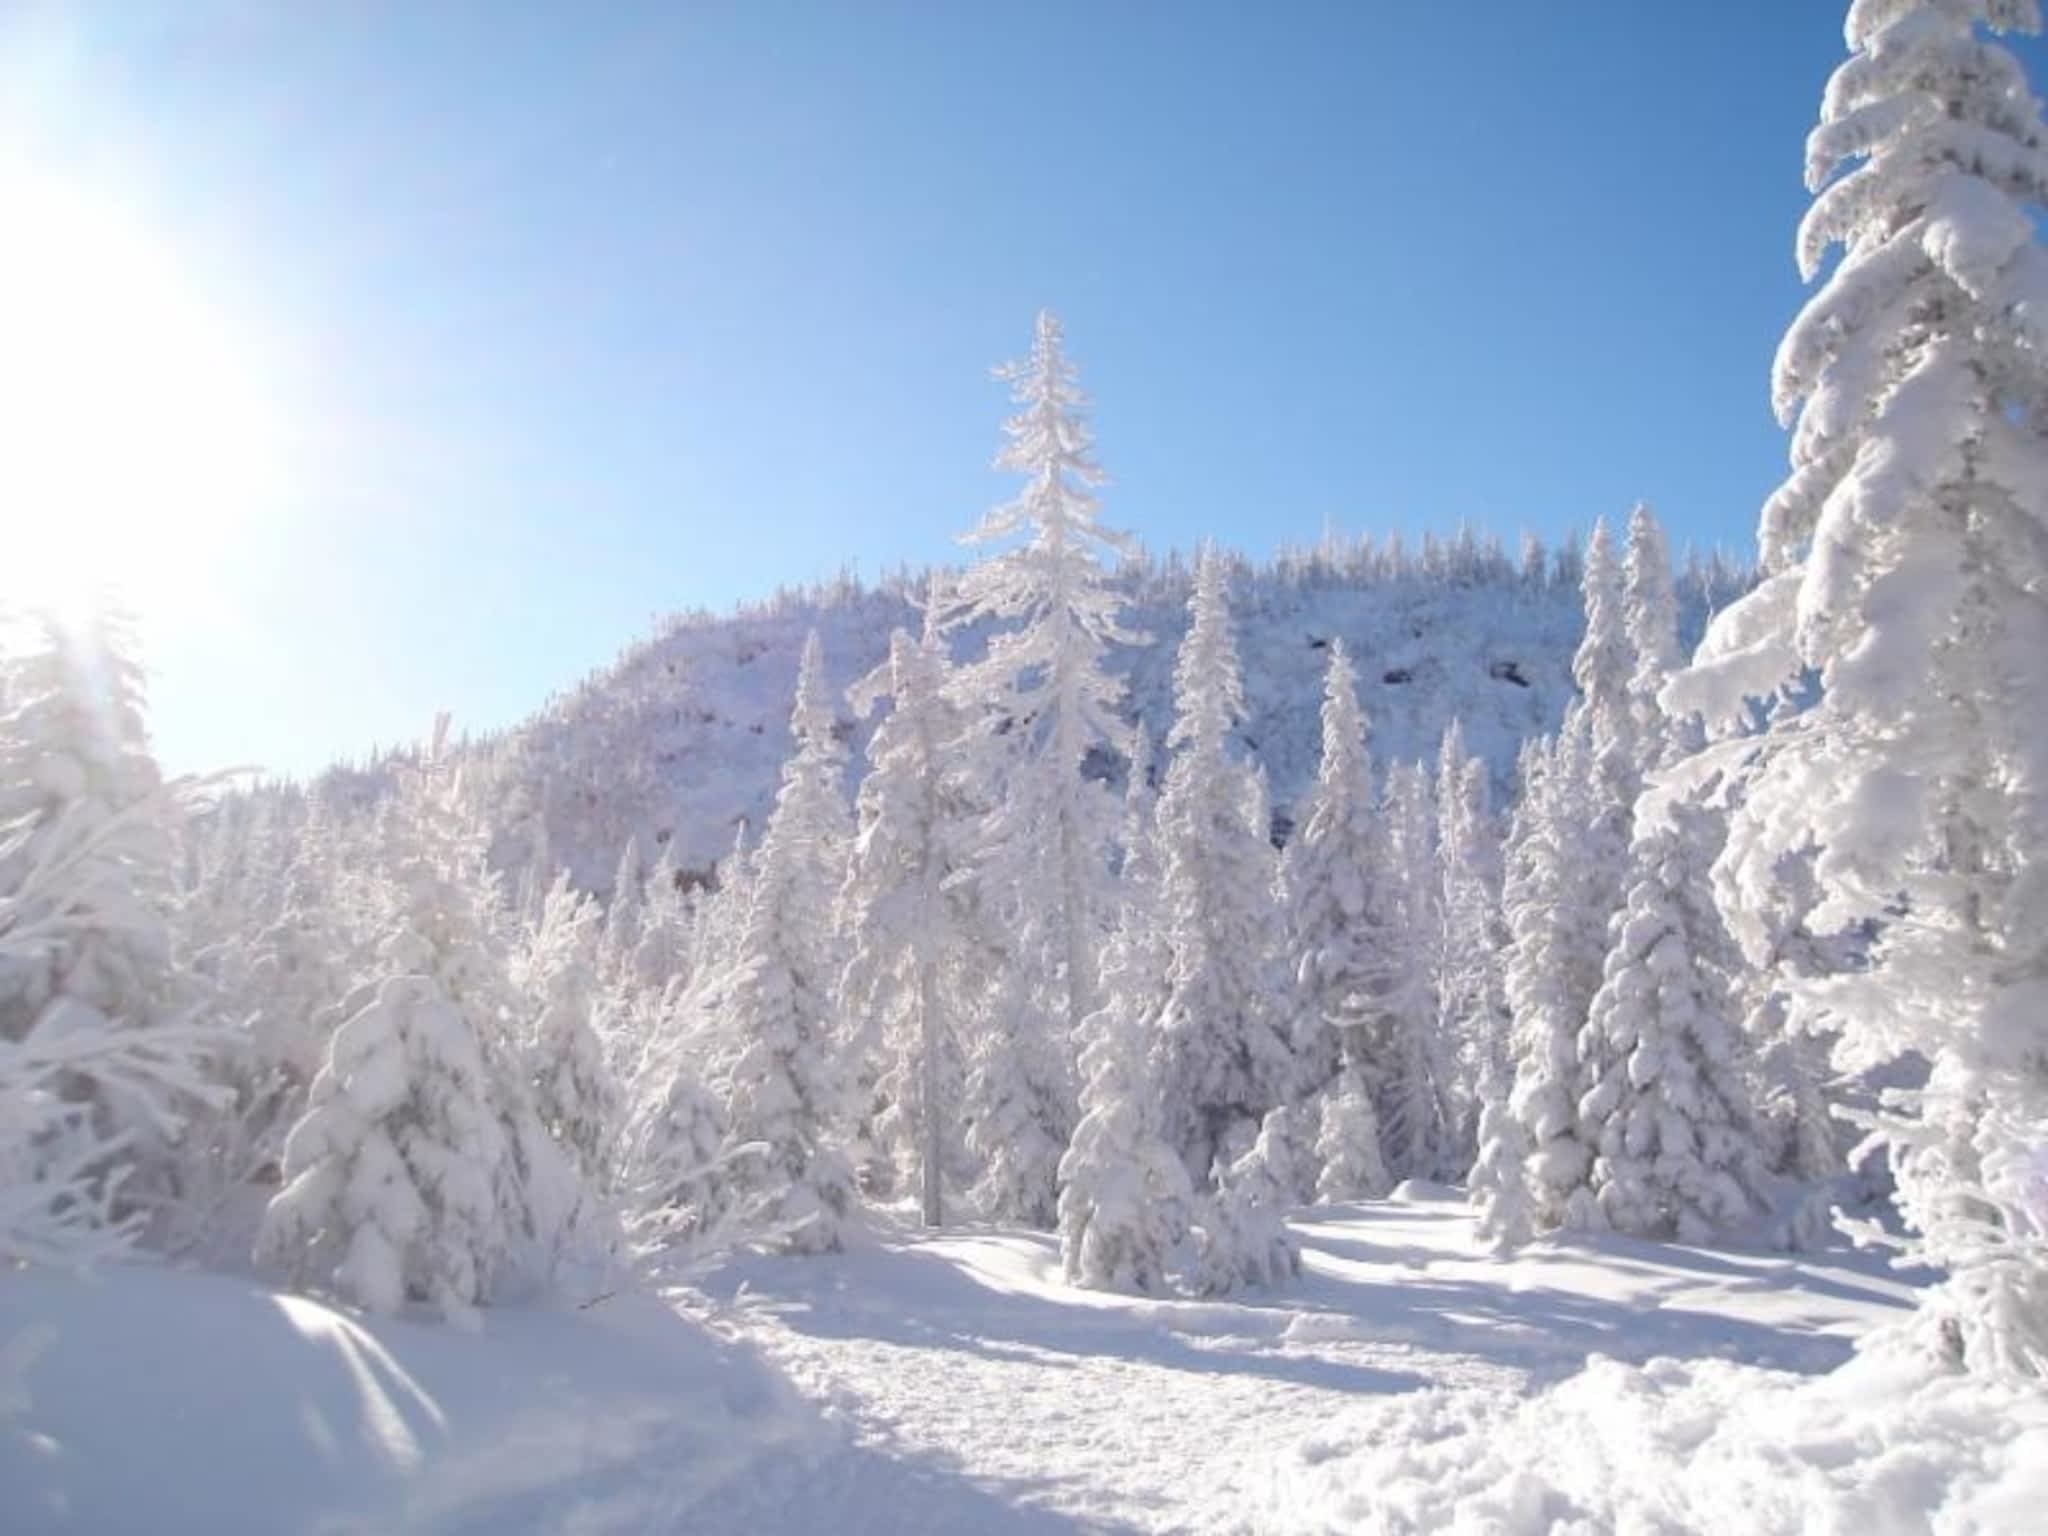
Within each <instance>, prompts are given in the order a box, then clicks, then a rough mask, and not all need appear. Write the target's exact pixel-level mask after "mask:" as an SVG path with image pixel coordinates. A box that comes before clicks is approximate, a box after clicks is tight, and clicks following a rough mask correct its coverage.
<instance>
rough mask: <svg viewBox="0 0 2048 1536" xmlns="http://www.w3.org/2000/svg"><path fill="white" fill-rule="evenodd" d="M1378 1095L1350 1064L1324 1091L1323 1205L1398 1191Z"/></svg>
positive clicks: (1320, 1139) (1320, 1144) (1319, 1152)
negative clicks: (1385, 1151) (1383, 1140)
mask: <svg viewBox="0 0 2048 1536" xmlns="http://www.w3.org/2000/svg"><path fill="white" fill-rule="evenodd" d="M1372 1100H1373V1096H1372V1090H1371V1089H1370V1088H1368V1087H1367V1086H1366V1082H1365V1078H1364V1077H1363V1075H1362V1074H1361V1073H1360V1071H1359V1069H1358V1068H1357V1067H1355V1066H1352V1065H1349V1064H1346V1066H1345V1067H1344V1069H1343V1071H1342V1072H1340V1073H1339V1074H1338V1075H1337V1079H1336V1081H1334V1082H1333V1083H1331V1084H1330V1085H1329V1087H1328V1088H1327V1089H1325V1090H1324V1092H1323V1095H1322V1101H1321V1106H1320V1115H1321V1119H1320V1122H1319V1125H1318V1128H1317V1134H1316V1148H1315V1151H1316V1161H1317V1163H1318V1165H1319V1166H1320V1170H1321V1171H1320V1172H1319V1173H1318V1174H1317V1176H1316V1189H1315V1194H1316V1199H1318V1200H1377V1199H1379V1198H1380V1197H1381V1196H1382V1195H1384V1194H1386V1193H1387V1191H1388V1190H1390V1189H1392V1188H1393V1187H1394V1181H1393V1180H1392V1179H1391V1178H1389V1177H1388V1176H1387V1164H1386V1158H1385V1157H1384V1156H1383V1155H1382V1153H1381V1151H1380V1119H1379V1112H1378V1111H1377V1110H1376V1109H1374V1108H1373V1102H1372Z"/></svg>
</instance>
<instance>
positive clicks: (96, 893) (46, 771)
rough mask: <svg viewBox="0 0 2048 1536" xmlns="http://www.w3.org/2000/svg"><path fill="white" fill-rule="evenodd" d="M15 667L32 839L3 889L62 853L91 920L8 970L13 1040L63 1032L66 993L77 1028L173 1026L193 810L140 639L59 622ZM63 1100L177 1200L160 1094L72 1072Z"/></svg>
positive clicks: (12, 851)
mask: <svg viewBox="0 0 2048 1536" xmlns="http://www.w3.org/2000/svg"><path fill="white" fill-rule="evenodd" d="M7 663H8V664H7V667H6V673H7V679H6V698H5V710H4V714H0V832H14V833H17V834H18V835H17V836H15V837H14V838H13V839H12V841H11V842H10V844H9V848H8V852H7V853H6V855H5V856H4V858H0V894H4V893H6V892H8V891H10V890H18V889H20V888H21V887H22V886H23V885H24V884H25V882H26V880H27V878H28V873H29V871H31V870H32V869H34V868H36V867H37V865H38V864H39V863H41V862H43V861H45V860H46V859H48V858H49V857H50V856H51V849H52V846H53V845H55V844H62V845H64V846H65V847H66V848H67V849H68V850H70V854H69V857H68V858H67V861H66V866H65V867H66V869H67V876H66V881H65V886H64V889H65V891H66V892H67V895H68V897H69V899H70V900H71V901H72V903H73V909H74V912H75V914H76V915H75V917H74V918H73V919H72V920H71V921H69V922H66V923H64V924H63V925H62V928H61V934H59V933H55V932H53V934H52V936H51V940H50V942H47V943H40V944H36V945H32V946H25V947H19V948H17V949H16V951H15V953H14V955H13V957H12V958H11V960H10V962H9V963H8V964H6V965H5V966H0V1039H7V1040H12V1041H14V1042H16V1043H20V1042H22V1041H25V1040H26V1039H27V1038H28V1036H29V1035H30V1033H31V1032H32V1031H38V1030H44V1029H47V1028H49V1027H50V1019H51V1018H52V1013H51V1009H52V1005H53V1004H56V1003H57V1002H59V1001H60V1000H61V1001H62V1002H63V1004H64V1007H63V1009H62V1010H61V1013H62V1017H63V1018H64V1019H65V1021H66V1026H65V1027H66V1028H69V1029H77V1030H80V1031H85V1032H95V1033H96V1032H98V1031H102V1030H107V1029H116V1028H118V1029H129V1030H148V1029H152V1028H156V1027H159V1026H163V1025H168V1024H170V1023H172V1022H174V1021H175V1020H177V1019H178V1018H180V1017H181V1016H182V1015H183V1014H184V1013H185V1012H186V1011H187V1010H188V1008H189V1004H190V1001H191V998H190V993H189V989H188V988H186V987H185V986H184V984H183V981H182V979H181V977H180V975H179V973H178V971H177V969H176V967H174V965H173V963H172V954H171V929H170V924H169V912H170V908H171V904H172V900H173V893H174V870H173V858H174V844H173V837H172V832H173V827H174V825H175V822H176V820H177V817H178V810H177V801H176V796H175V795H174V794H170V793H167V792H166V791H165V788H164V785H163V783H162V779H161V776H160V774H159V773H158V770H157V766H156V761H155V759H154V758H153V757H152V756H151V754H150V750H149V742H148V734H147V731H146V728H145V726H144V721H143V710H144V702H143V684H142V668H141V664H140V662H139V661H138V660H137V658H136V654H135V648H134V641H133V637H132V636H131V635H130V633H129V631H128V627H127V624H126V622H125V621H124V620H123V619H122V618H121V617H120V616H119V615H112V614H108V615H98V616H95V617H93V618H91V619H89V620H87V621H85V622H83V623H71V624H66V623H60V622H59V621H57V620H56V619H54V618H47V617H46V618H42V619H39V620H36V621H34V622H33V624H32V627H31V638H30V639H29V641H28V643H27V644H26V645H25V646H24V647H23V648H22V649H20V650H19V651H14V652H12V653H11V654H10V655H9V656H8V658H7ZM64 1092H65V1095H66V1097H67V1098H68V1099H71V1100H73V1101H82V1102H85V1103H87V1104H88V1105H89V1109H88V1111H87V1113H88V1114H89V1116H90V1118H91V1119H92V1121H93V1129H94V1131H95V1133H97V1134H99V1135H101V1136H106V1137H117V1136H118V1137H123V1138H125V1145H126V1147H127V1151H126V1159H127V1162H128V1164H129V1166H130V1173H129V1176H128V1178H127V1180H126V1184H125V1187H124V1189H123V1191H122V1196H123V1199H124V1200H125V1201H135V1200H141V1201H144V1202H156V1203H159V1204H161V1203H162V1202H164V1201H166V1200H169V1199H172V1198H174V1197H175V1191H174V1190H172V1189H170V1188H169V1187H168V1186H169V1183H170V1171H171V1162H170V1157H169V1153H168V1138H167V1136H166V1134H165V1122H164V1116H163V1113H162V1110H163V1106H162V1105H161V1103H160V1102H159V1100H158V1099H157V1098H156V1097H155V1096H154V1095H145V1096H144V1097H143V1098H142V1099H140V1100H136V1101H131V1100H130V1098H129V1096H128V1093H127V1089H126V1087H125V1085H124V1082H123V1081H122V1080H121V1079H120V1078H119V1077H101V1076H97V1075H95V1074H93V1073H91V1072H88V1071H80V1072H78V1073H76V1074H72V1075H70V1076H68V1077H67V1079H66V1084H65V1088H64Z"/></svg>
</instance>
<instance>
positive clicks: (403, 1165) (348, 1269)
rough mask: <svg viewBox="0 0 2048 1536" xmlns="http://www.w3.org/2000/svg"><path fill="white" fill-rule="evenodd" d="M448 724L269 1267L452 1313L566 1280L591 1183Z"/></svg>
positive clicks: (441, 730) (409, 785) (424, 766)
mask: <svg viewBox="0 0 2048 1536" xmlns="http://www.w3.org/2000/svg"><path fill="white" fill-rule="evenodd" d="M446 732H447V721H446V719H445V717H444V718H443V719H442V720H441V721H440V722H439V723H438V724H437V727H436V731H435V735H434V739H433V742H432V744H431V746H430V748H429V749H428V751H427V753H426V755H425V757H424V758H423V760H422V762H421V764H420V766H419V767H418V768H417V769H415V770H413V771H412V772H410V773H409V774H408V775H407V778H406V782H405V784H404V787H403V790H402V793H401V794H400V796H399V798H398V801H397V802H396V804H395V806H394V807H393V813H392V815H391V816H390V817H389V818H388V819H387V821H386V823H385V825H384V827H383V828H382V838H383V842H384V845H385V846H384V848H383V850H382V851H383V854H384V859H385V864H384V868H383V871H382V880H383V900H382V911H381V913H380V916H379V921H380V922H381V924H382V925H383V937H382V938H381V939H380V941H379V942H378V944H377V948H376V958H375V967H376V972H377V974H378V975H379V977H380V979H379V980H377V981H374V982H371V983H368V984H366V985H365V986H363V987H361V988H359V989H357V991H356V992H355V993H354V994H353V995H352V996H351V997H350V999H349V1000H348V1001H347V1003H346V1004H345V1005H344V1006H345V1009H346V1012H347V1018H346V1021H345V1022H344V1023H343V1024H342V1025H341V1026H340V1028H339V1029H337V1030H336V1031H335V1033H334V1035H333V1037H332V1039H331V1040H330V1041H329V1042H328V1047H327V1055H326V1060H325V1062H324V1064H323V1065H322V1067H321V1069H320V1072H319V1074H318V1075H317V1076H316V1077H315V1078H314V1080H313V1084H312V1087H311V1089H310V1091H309V1095H308V1103H307V1108H306V1112H305V1114H304V1115H303V1116H302V1117H301V1118H300V1120H299V1121H298V1122H297V1123H296V1124H295V1125H294V1126H293V1127H292V1130H291V1133H290V1134H289V1136H287V1138H286V1140H285V1149H284V1167H283V1176H284V1180H285V1184H284V1188H283V1189H281V1190H280V1191H279V1192H278V1193H277V1194H276V1195H275V1196H274V1197H273V1198H272V1199H271V1202H270V1205H269V1208H268V1210H267V1211H266V1213H265V1217H264V1224H263V1230H262V1232H261V1233H260V1234H259V1239H258V1246H259V1252H260V1254H261V1256H262V1257H263V1258H264V1259H265V1260H266V1262H270V1263H274V1264H277V1265H279V1266H280V1267H282V1268H285V1269H287V1270H288V1271H290V1272H291V1273H293V1274H295V1275H297V1276H300V1277H306V1278H318V1279H321V1280H323V1281H331V1283H332V1284H333V1285H334V1286H335V1287H336V1288H337V1289H338V1290H339V1291H340V1292H341V1293H342V1294H343V1295H346V1296H347V1297H349V1298H350V1299H351V1300H354V1301H357V1302H359V1303H360V1304H362V1305H364V1306H366V1307H369V1308H372V1309H373V1310H380V1311H389V1310H392V1309H393V1308H395V1307H397V1306H399V1305H400V1304H401V1303H403V1302H404V1301H407V1300H420V1301H427V1302H431V1303H432V1304H434V1305H435V1306H437V1307H438V1308H440V1309H441V1311H442V1312H443V1313H444V1314H445V1315H447V1316H449V1317H450V1318H462V1317H465V1316H466V1315H467V1314H468V1310H469V1309H470V1308H471V1307H473V1306H475V1305H477V1304H479V1303H482V1302H486V1301H489V1300H492V1299H494V1298H495V1297H498V1296H501V1295H503V1294H506V1293H508V1292H512V1291H517V1290H525V1289H532V1288H535V1287H537V1286H540V1285H543V1284H545V1283H547V1282H548V1281H549V1280H551V1279H552V1276H553V1270H554V1265H555V1263H556V1262H557V1260H558V1258H559V1257H560V1254H561V1249H562V1245H563V1244H564V1243H565V1241H566V1240H567V1238H568V1236H569V1234H570V1232H571V1229H572V1227H573V1226H574V1224H575V1222H576V1220H577V1217H578V1214H579V1207H580V1204H581V1195H582V1190H581V1188H580V1186H579V1184H578V1181H577V1179H576V1176H575V1169H574V1165H573V1163H572V1162H571V1161H570V1159H569V1157H568V1156H567V1154H565V1153H564V1152H563V1151H562V1149H561V1148H560V1147H559V1146H557V1145H556V1143H555V1142H554V1141H553V1139H552V1138H551V1137H550V1136H549V1135H548V1132H547V1129H546V1127H545V1126H544V1125H543V1124H542V1123H541V1119H540V1115H539V1112H538V1110H537V1109H536V1107H535V1102H534V1095H533V1090H532V1086H531V1084H530V1082H529V1081H528V1079H527V1077H526V1075H525V1073H524V1071H523V1065H524V1062H525V1061H526V1057H525V1054H524V1052H523V1051H522V1050H521V1045H522V1043H523V1042H522V1041H521V1040H520V1039H519V1038H518V1034H517V1023H516V1013H517V1009H516V1007H515V1001H514V999H515V993H514V990H513V987H512V985H511V982H510V977H509V974H508V956H507V955H506V954H505V952H504V948H503V935H504V933H505V931H506V925H505V923H504V921H503V913H502V909H501V903H500V899H499V895H498V885H497V880H496V877H495V875H493V874H492V873H491V872H490V870H489V869H488V867H487V865H486V863H485V846H484V845H485V839H484V837H483V835H482V834H481V832H480V831H479V830H478V828H477V825H476V820H475V816H474V812H473V809H472V808H471V807H470V806H469V805H468V804H467V802H466V799H465V789H464V786H463V784H462V782H461V779H460V776H459V774H458V773H456V772H455V771H454V770H453V769H452V766H451V755H450V753H449V751H448V748H447V744H446Z"/></svg>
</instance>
